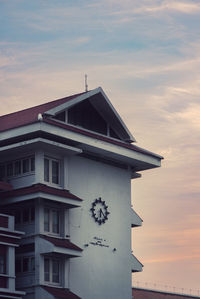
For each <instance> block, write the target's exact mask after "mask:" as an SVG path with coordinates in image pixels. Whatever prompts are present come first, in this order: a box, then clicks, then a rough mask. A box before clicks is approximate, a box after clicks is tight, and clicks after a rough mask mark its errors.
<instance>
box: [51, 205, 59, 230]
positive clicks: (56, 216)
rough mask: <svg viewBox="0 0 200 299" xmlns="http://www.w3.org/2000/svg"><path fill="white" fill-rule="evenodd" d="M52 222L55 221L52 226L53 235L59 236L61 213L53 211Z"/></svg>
mask: <svg viewBox="0 0 200 299" xmlns="http://www.w3.org/2000/svg"><path fill="white" fill-rule="evenodd" d="M52 218H53V219H52V220H53V224H52V230H53V233H55V234H58V233H59V212H58V211H55V210H54V211H52Z"/></svg>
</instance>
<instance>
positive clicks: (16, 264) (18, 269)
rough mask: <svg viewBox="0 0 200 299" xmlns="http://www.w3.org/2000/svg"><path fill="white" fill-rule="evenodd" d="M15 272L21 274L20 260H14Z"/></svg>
mask: <svg viewBox="0 0 200 299" xmlns="http://www.w3.org/2000/svg"><path fill="white" fill-rule="evenodd" d="M15 271H16V273H20V272H22V263H21V259H16V260H15Z"/></svg>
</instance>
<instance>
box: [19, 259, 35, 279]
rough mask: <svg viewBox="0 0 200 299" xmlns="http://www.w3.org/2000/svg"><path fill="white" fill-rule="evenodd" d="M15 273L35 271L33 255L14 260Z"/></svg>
mask: <svg viewBox="0 0 200 299" xmlns="http://www.w3.org/2000/svg"><path fill="white" fill-rule="evenodd" d="M25 261H26V264H25ZM25 267H27V270H25ZM18 269H19V271H18ZM15 271H16V274H26V273H33V272H34V271H35V256H34V255H23V256H17V257H16V258H15Z"/></svg>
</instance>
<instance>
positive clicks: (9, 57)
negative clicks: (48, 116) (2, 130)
mask: <svg viewBox="0 0 200 299" xmlns="http://www.w3.org/2000/svg"><path fill="white" fill-rule="evenodd" d="M0 22H1V24H0V104H1V109H0V114H1V115H3V114H7V113H10V112H13V111H17V110H21V109H23V108H27V107H30V106H33V105H37V104H40V103H44V102H47V101H50V100H54V99H57V98H60V97H65V96H68V95H71V94H74V93H79V92H82V91H84V75H85V74H87V75H88V85H89V89H94V88H96V87H98V86H101V87H102V88H103V90H104V91H105V93H106V94H107V96H108V98H109V99H110V100H111V102H112V103H113V105H114V107H115V108H116V109H117V111H118V112H119V114H120V115H121V116H122V118H123V120H124V121H125V123H126V124H127V126H128V128H129V129H130V131H131V132H132V134H133V135H134V137H135V138H136V140H137V145H138V146H141V147H144V148H146V149H148V150H150V151H153V152H155V153H157V154H159V155H162V156H164V158H165V159H164V160H163V161H162V167H161V168H159V169H154V170H148V171H146V172H144V173H143V174H142V178H140V179H136V180H134V181H133V185H132V187H133V188H132V200H133V206H134V208H135V210H136V211H137V213H138V214H139V215H140V216H141V218H142V219H143V220H144V222H143V226H142V227H141V228H136V229H134V230H133V249H134V251H133V253H134V255H136V257H138V259H139V260H140V261H141V262H142V263H143V264H144V270H143V272H142V273H138V274H135V275H134V276H133V277H134V285H138V283H136V281H138V282H140V283H139V286H146V287H151V288H152V287H153V288H158V287H159V288H162V289H165V290H169V286H170V287H171V289H172V287H175V288H176V289H174V290H176V291H184V292H187V293H189V292H190V289H193V293H195V292H196V294H197V290H198V289H200V217H199V215H200V181H199V177H200V170H199V169H200V167H199V164H200V1H199V0H196V1H195V0H187V1H186V0H185V1H184V0H183V1H178V0H177V1H176V0H172V1H169V0H166V1H162V0H98V1H97V0H94V1H90V0H84V1H83V0H34V1H30V0H29V1H27V0H0ZM181 288H184V290H182V289H181Z"/></svg>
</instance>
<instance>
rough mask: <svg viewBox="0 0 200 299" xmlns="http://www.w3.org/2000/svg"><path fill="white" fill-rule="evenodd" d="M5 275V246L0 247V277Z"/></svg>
mask: <svg viewBox="0 0 200 299" xmlns="http://www.w3.org/2000/svg"><path fill="white" fill-rule="evenodd" d="M6 274H7V246H4V245H2V246H0V275H6Z"/></svg>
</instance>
